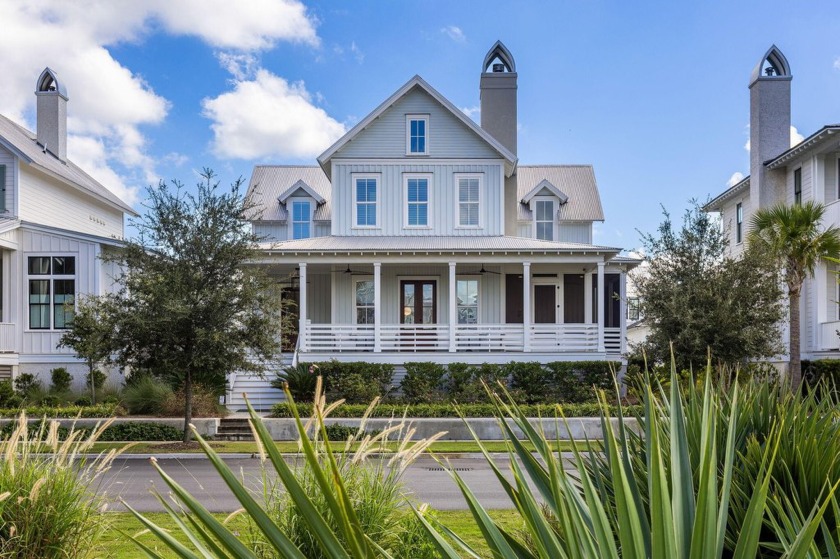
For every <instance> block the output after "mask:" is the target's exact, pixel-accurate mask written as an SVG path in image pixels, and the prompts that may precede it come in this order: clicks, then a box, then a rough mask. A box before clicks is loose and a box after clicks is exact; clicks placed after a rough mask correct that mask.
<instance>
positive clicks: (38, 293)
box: [27, 256, 76, 330]
mask: <svg viewBox="0 0 840 559" xmlns="http://www.w3.org/2000/svg"><path fill="white" fill-rule="evenodd" d="M27 264H28V276H29V328H31V329H32V330H50V329H54V330H63V329H66V328H69V327H70V324H71V323H72V322H73V316H74V314H75V302H76V257H74V256H30V257H29V259H28V262H27Z"/></svg>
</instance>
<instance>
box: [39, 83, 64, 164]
mask: <svg viewBox="0 0 840 559" xmlns="http://www.w3.org/2000/svg"><path fill="white" fill-rule="evenodd" d="M35 95H36V97H37V98H38V106H37V109H36V110H37V114H36V119H37V121H38V124H37V140H38V143H39V144H41V146H42V147H43V148H44V149H45V150H46V151H49V152H50V153H52V154H53V155H55V156H56V157H58V158H59V159H60V160H61V161H65V160H66V159H67V89H65V87H64V85H63V84H62V83H61V82H59V81H58V76H57V75H56V73H55V72H53V71H52V70H50V69H49V68H46V69H44V71H43V72H41V77H39V78H38V83H37V84H36V85H35Z"/></svg>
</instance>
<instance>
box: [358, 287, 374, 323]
mask: <svg viewBox="0 0 840 559" xmlns="http://www.w3.org/2000/svg"><path fill="white" fill-rule="evenodd" d="M374 301H375V300H374V287H373V280H358V281H356V324H373V320H374V318H373V317H374V310H375V308H376V307H375V306H374Z"/></svg>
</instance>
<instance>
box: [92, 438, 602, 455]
mask: <svg viewBox="0 0 840 559" xmlns="http://www.w3.org/2000/svg"><path fill="white" fill-rule="evenodd" d="M127 444H129V443H119V442H101V443H96V444H94V446H93V448H92V452H97V453H98V452H103V451H108V450H111V449H112V448H122V447H123V446H125V445H127ZM210 444H211V446H212V447H213V449H214V450H215V451H216V452H218V453H221V454H224V453H244V454H250V453H253V452H257V445H256V443H254V442H252V441H214V442H212V443H210ZM275 444H276V445H277V448H278V450H280V452H283V453H296V452H298V444H297V443H296V442H294V441H278V442H276V443H275ZM483 444H484V446H485V447H486V448H487V449H488V450H489V451H490V452H506V451H507V447H506V446H505V442H504V441H486V442H484V443H483ZM577 445H578V449H580V450H585V449H587V448H588V445H587V443H586V442H585V441H577ZM354 446H355V445H354ZM525 446H526V448H529V449H531V450H533V446H532V445H531V444H530V443H525ZM552 446H553V447H554V449H555V450H560V451H561V452H565V451H571V449H572V441H560V443H559V447H558V445H557V444H555V443H552ZM389 447H390V448H394V447H396V444H392V445H389ZM390 448H389V449H390ZM431 450H432V452H436V453H448V454H457V453H464V454H466V453H474V452H479V448H478V444H477V443H476V442H474V441H438V442H436V443H434V444H432V446H431ZM126 452H128V453H130V454H154V455H161V454H172V453H181V452H187V453H195V454H200V453H201V449H200V448H199V447H198V445H193V446H190V447H188V448H184V447H183V446H182V445H181V443H154V442H144V443H133V444H131V447H130V448H129V449H128V450H127V451H126Z"/></svg>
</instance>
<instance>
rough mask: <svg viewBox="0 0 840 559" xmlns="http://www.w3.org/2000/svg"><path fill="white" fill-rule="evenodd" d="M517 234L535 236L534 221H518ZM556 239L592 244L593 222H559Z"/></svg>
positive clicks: (565, 241)
mask: <svg viewBox="0 0 840 559" xmlns="http://www.w3.org/2000/svg"><path fill="white" fill-rule="evenodd" d="M516 235H517V236H518V237H526V238H529V239H533V238H534V235H535V234H534V222H532V221H518V222H517V223H516ZM555 241H559V242H563V243H582V244H586V245H590V244H592V222H591V221H587V222H584V223H563V222H560V223H558V224H557V238H556V239H555Z"/></svg>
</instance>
